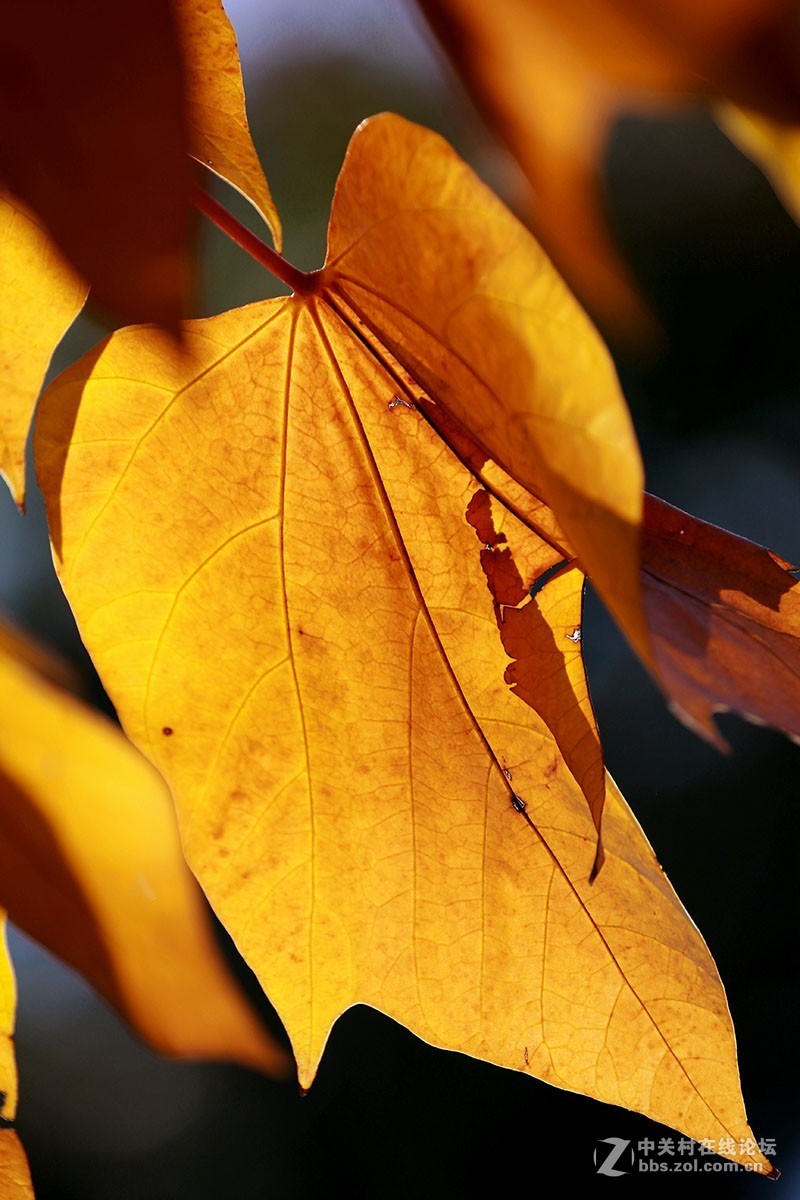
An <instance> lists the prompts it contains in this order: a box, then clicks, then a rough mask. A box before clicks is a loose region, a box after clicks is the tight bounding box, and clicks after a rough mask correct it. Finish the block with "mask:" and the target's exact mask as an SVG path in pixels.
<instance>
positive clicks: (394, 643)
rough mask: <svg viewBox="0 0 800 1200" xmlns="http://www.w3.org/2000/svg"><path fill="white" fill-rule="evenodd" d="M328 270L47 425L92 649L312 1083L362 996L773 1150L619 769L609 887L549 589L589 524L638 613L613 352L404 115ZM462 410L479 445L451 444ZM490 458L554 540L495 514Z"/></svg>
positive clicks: (562, 582) (350, 168) (106, 385)
mask: <svg viewBox="0 0 800 1200" xmlns="http://www.w3.org/2000/svg"><path fill="white" fill-rule="evenodd" d="M442 246H445V247H447V251H448V261H447V270H446V271H441V269H440V268H439V267H438V266H437V264H439V263H440V261H441V257H440V256H441V249H442ZM306 284H307V286H306V289H305V290H302V289H301V290H300V291H299V293H298V294H296V295H294V296H292V297H291V298H287V299H280V300H271V301H265V302H263V303H260V304H255V305H251V306H249V307H247V308H244V309H240V310H236V311H233V312H230V313H226V314H223V315H220V316H217V317H213V318H210V319H207V320H203V321H195V322H191V323H189V324H187V326H186V327H185V330H184V340H185V346H186V358H185V359H184V360H183V361H182V362H178V361H176V360H174V359H172V358H167V357H165V356H164V355H163V352H162V349H161V348H160V344H159V342H158V340H157V338H156V336H155V334H154V331H153V330H151V329H147V328H139V329H127V330H123V331H121V332H119V333H117V334H115V335H114V336H112V337H111V338H110V339H109V340H108V341H107V342H106V343H104V344H103V346H101V347H99V348H98V349H97V350H96V351H95V352H93V353H92V354H90V355H89V356H87V357H86V358H85V359H84V360H83V361H82V362H81V363H79V364H77V365H76V366H75V367H74V368H72V369H70V370H69V371H67V372H66V373H65V374H64V375H63V376H61V377H60V379H59V380H58V381H56V383H55V384H54V385H53V386H52V387H51V388H50V389H49V391H48V392H47V393H46V395H45V397H44V398H43V402H42V408H41V414H40V418H39V422H38V429H37V470H38V472H39V476H40V480H41V483H42V486H43V490H44V492H45V495H46V498H47V503H48V510H49V519H50V523H51V531H52V535H53V542H54V549H55V554H56V559H57V565H58V567H59V571H60V573H61V577H62V579H63V582H64V585H65V588H66V591H67V594H68V596H69V597H70V600H71V603H72V604H73V607H74V609H75V611H76V613H77V616H78V620H79V623H80V625H81V629H82V632H83V635H84V638H85V640H86V642H87V645H88V646H89V648H90V651H91V653H92V655H93V657H94V659H95V661H96V663H97V664H98V666H99V668H100V670H101V672H102V675H103V679H104V681H105V683H106V685H107V687H108V688H109V691H110V693H111V695H112V697H113V699H114V702H115V704H116V705H117V707H118V710H119V712H120V714H121V716H122V719H123V722H124V724H125V728H126V729H127V731H128V733H129V734H130V736H131V737H132V738H133V739H134V741H135V742H136V743H137V744H139V745H140V746H141V747H142V748H143V749H144V750H145V752H146V753H147V754H148V755H149V757H150V758H151V759H152V760H153V761H154V762H155V763H156V764H157V765H158V766H159V768H160V769H161V770H162V771H163V773H164V775H165V777H166V778H167V779H168V780H169V782H170V785H171V787H172V790H173V794H174V796H175V799H176V803H177V806H178V810H179V817H180V822H181V828H182V834H183V841H184V846H185V848H186V852H187V856H188V858H189V861H190V862H191V864H192V866H193V868H194V870H195V872H196V873H197V875H198V877H199V878H200V879H201V881H202V883H203V886H204V888H205V889H206V891H207V894H208V895H209V898H210V899H211V901H212V903H213V905H214V907H215V909H216V911H217V912H218V914H219V915H220V917H221V919H222V920H223V921H224V923H225V924H226V926H227V928H228V929H229V930H230V932H231V933H232V935H233V937H234V938H235V940H236V942H237V944H238V945H239V947H240V949H241V950H242V952H243V953H244V955H245V957H246V958H247V960H248V962H249V963H250V964H251V966H252V967H253V969H254V970H255V971H256V972H257V974H258V976H259V978H260V979H261V981H262V983H263V984H264V987H265V988H266V989H267V991H268V992H269V994H270V996H271V998H272V999H273V1001H274V1002H275V1004H276V1006H277V1008H278V1010H279V1012H280V1013H281V1015H282V1017H283V1019H284V1021H285V1022H286V1024H287V1027H288V1029H289V1032H290V1035H291V1038H292V1042H293V1045H294V1047H295V1051H296V1055H297V1058H298V1064H299V1068H300V1075H301V1080H302V1081H303V1082H304V1083H305V1084H308V1082H309V1081H310V1080H311V1078H313V1075H314V1072H315V1070H316V1066H317V1063H318V1060H319V1057H320V1055H321V1053H322V1050H323V1047H324V1044H325V1041H326V1039H327V1037H328V1033H329V1030H330V1027H331V1025H332V1023H333V1022H334V1021H335V1020H336V1018H337V1017H338V1016H339V1015H340V1013H341V1012H343V1011H344V1010H345V1009H346V1008H347V1007H349V1006H350V1005H352V1004H354V1003H357V1002H364V1003H368V1004H372V1005H375V1006H376V1007H378V1008H380V1009H382V1010H383V1011H385V1012H388V1013H390V1014H391V1015H392V1016H394V1017H396V1018H397V1019H398V1020H401V1021H403V1022H404V1023H405V1024H406V1025H408V1026H409V1027H410V1028H411V1029H412V1030H414V1031H415V1032H416V1033H418V1034H419V1035H420V1036H422V1037H424V1038H426V1039H427V1040H429V1041H431V1042H433V1043H434V1044H436V1045H439V1046H445V1047H450V1048H453V1049H460V1050H463V1051H465V1052H467V1053H470V1054H474V1055H478V1056H481V1057H485V1058H488V1059H490V1060H491V1061H493V1062H496V1063H500V1064H502V1065H505V1066H510V1067H514V1068H516V1069H519V1070H528V1071H530V1072H531V1073H533V1074H535V1075H537V1076H539V1077H541V1078H543V1079H547V1080H549V1081H550V1082H553V1083H555V1084H558V1085H559V1086H562V1087H567V1088H571V1089H575V1090H580V1091H585V1092H587V1093H589V1094H591V1095H593V1096H598V1097H600V1098H602V1099H605V1100H609V1101H611V1102H613V1103H617V1104H623V1105H627V1106H629V1107H631V1108H636V1109H639V1110H640V1111H642V1112H646V1113H649V1114H651V1115H652V1116H654V1117H656V1118H657V1119H659V1120H662V1121H666V1122H667V1123H669V1124H672V1125H674V1126H675V1127H676V1128H679V1129H681V1130H683V1131H684V1132H686V1133H689V1134H691V1135H692V1136H694V1137H697V1138H700V1137H714V1138H717V1137H721V1136H730V1137H733V1138H739V1137H747V1136H749V1131H748V1128H747V1123H746V1119H745V1115H744V1111H743V1107H742V1101H741V1095H740V1090H739V1083H738V1077H737V1070H736V1057H735V1047H734V1040H733V1032H732V1029H731V1025H730V1018H729V1015H728V1012H727V1007H726V1004H725V998H724V994H723V991H722V987H721V984H720V982H719V979H718V976H717V973H716V970H715V968H714V965H713V962H712V960H711V958H710V956H709V954H708V950H707V949H706V947H705V945H704V943H703V942H702V939H701V938H700V936H699V934H698V933H697V930H696V929H695V928H694V926H693V925H692V923H691V921H690V920H689V918H688V917H687V915H686V913H685V912H684V910H683V909H682V907H681V906H680V904H679V902H678V900H677V898H676V897H675V895H674V893H673V891H672V889H671V888H670V887H669V885H668V883H667V882H666V880H665V878H664V876H663V873H662V872H661V869H660V868H659V866H658V864H657V862H656V860H655V858H654V857H653V854H652V851H651V850H650V847H649V846H648V845H647V843H646V841H645V839H644V837H643V835H642V833H641V831H640V830H639V828H638V826H637V825H636V822H635V821H634V819H633V817H632V816H631V814H630V812H629V811H628V809H627V807H626V806H625V804H624V802H623V801H622V799H621V798H620V796H619V794H618V792H617V791H616V789H615V787H614V785H613V783H612V782H611V781H610V780H609V779H608V778H607V777H603V776H602V774H600V776H599V778H600V780H601V782H600V784H599V786H600V787H601V788H602V789H603V790H604V791H605V799H606V803H605V811H604V817H603V830H604V842H605V851H606V862H605V865H604V867H603V870H602V871H601V872H600V874H599V876H598V877H597V879H596V882H595V883H594V884H590V883H589V877H590V874H591V872H592V868H593V865H594V863H595V856H596V850H597V831H596V825H595V822H594V820H593V815H592V812H591V811H590V805H591V797H590V795H587V791H588V792H590V793H593V792H594V789H595V788H596V787H597V786H598V772H601V770H602V768H601V764H600V761H599V750H598V748H597V742H596V733H595V731H594V728H593V719H591V710H590V709H588V700H587V698H586V693H585V680H584V679H583V673H582V669H581V664H580V657H579V650H580V636H579V629H580V594H581V587H580V583H581V581H580V574H579V572H577V569H576V567H574V566H573V565H572V563H571V562H570V563H568V564H566V565H565V566H564V567H563V568H562V570H561V572H560V573H559V572H558V571H556V572H555V574H551V575H550V576H548V581H547V582H543V581H542V573H543V572H547V571H552V569H553V568H554V567H557V566H558V564H559V562H560V561H561V560H562V558H563V545H562V539H563V537H564V535H563V534H560V529H564V530H566V531H567V533H568V535H569V538H570V539H571V541H572V542H574V544H575V545H576V547H577V550H578V553H579V555H580V559H581V562H582V564H584V565H586V562H585V560H587V559H591V562H592V569H593V570H594V569H595V568H596V569H597V573H598V575H599V576H601V577H602V579H603V581H604V585H605V586H606V588H607V590H609V591H610V592H611V594H612V598H613V600H614V602H615V603H616V605H617V608H618V609H619V610H621V611H627V612H629V613H630V614H633V616H632V617H631V619H632V620H633V619H635V615H636V613H637V611H638V607H637V606H638V604H639V598H638V569H639V563H638V554H634V553H633V550H632V547H635V546H636V545H637V537H638V529H637V520H638V511H639V508H638V506H639V505H640V502H641V497H640V494H639V491H638V489H639V488H640V467H639V462H638V457H637V455H636V451H635V445H634V443H633V439H632V435H631V433H630V426H629V424H628V419H627V416H626V414H625V410H624V406H623V405H622V402H621V399H620V397H619V394H618V391H617V388H616V385H615V383H614V378H613V373H612V372H611V368H610V366H609V364H608V360H607V358H606V356H605V354H604V352H603V351H602V348H601V347H600V345H599V342H598V341H597V339H596V336H595V335H594V333H593V331H592V329H591V327H590V326H589V325H588V323H587V322H586V321H585V319H584V318H583V316H582V314H581V313H580V311H579V310H578V309H577V307H576V306H575V304H574V302H573V301H572V299H571V297H570V296H569V294H568V293H567V292H566V290H565V289H564V288H563V286H562V285H561V284H560V282H559V280H558V278H557V276H556V275H555V273H554V272H553V271H552V269H551V268H550V266H549V264H548V262H547V260H546V259H545V258H544V256H543V255H542V254H541V252H540V251H539V250H538V248H537V247H536V246H535V244H534V243H533V242H532V241H531V239H530V238H529V237H528V236H527V235H526V234H525V233H524V231H523V230H522V229H521V228H520V226H518V225H517V223H516V222H515V221H513V219H512V218H511V217H510V216H509V215H508V214H507V213H506V212H505V210H503V209H502V207H501V206H500V205H499V204H498V202H497V201H496V200H495V199H494V198H493V197H492V196H491V195H490V194H489V193H488V192H487V191H486V189H484V188H483V187H482V186H481V185H480V184H479V183H478V181H477V180H476V179H475V178H474V176H472V174H471V173H470V172H469V171H468V170H467V168H466V167H464V165H463V164H462V163H461V162H460V161H459V160H458V159H457V158H456V157H455V156H454V155H453V154H452V152H451V151H449V149H448V148H447V147H446V146H445V145H444V144H443V143H442V142H441V140H440V139H439V138H437V137H435V136H434V135H432V134H428V133H426V132H424V131H422V130H420V129H418V128H416V127H414V126H411V125H409V124H407V123H406V122H404V121H402V120H400V119H399V118H394V117H382V118H377V119H375V120H374V121H372V122H370V123H368V124H367V125H366V126H362V127H361V129H360V130H359V131H358V133H357V134H356V137H355V139H354V141H353V143H352V145H351V149H350V151H349V154H348V157H347V159H346V162H345V166H344V168H343V172H342V175H341V177H340V180H339V184H338V187H337V192H336V198H335V202H334V211H333V215H332V219H331V229H330V237H329V255H328V264H327V266H326V267H325V268H324V271H323V272H322V273H321V274H319V275H317V276H316V277H313V278H311V279H308V280H307V281H306ZM453 417H454V418H456V419H462V420H464V421H465V422H468V424H469V428H470V430H471V431H472V432H473V433H475V434H476V436H477V439H478V442H477V443H476V442H475V441H474V440H473V441H470V440H468V439H465V438H464V437H460V436H459V435H458V434H457V433H454V432H453V431H452V430H451V431H450V433H449V434H445V436H444V437H443V436H440V431H439V429H438V428H437V425H438V426H440V427H441V428H442V430H446V429H447V428H448V421H449V420H451V419H453ZM489 454H491V455H495V456H497V458H499V459H500V461H501V463H502V464H503V466H504V467H507V468H508V470H509V471H512V472H513V473H514V474H515V475H517V476H521V477H522V479H523V481H524V482H525V483H526V484H530V485H531V486H533V485H535V487H536V490H537V494H541V495H543V496H544V498H545V499H546V500H547V501H548V503H549V504H550V505H551V506H552V508H553V510H554V511H555V514H556V518H557V520H558V526H559V528H556V527H555V521H554V520H553V519H552V517H551V516H549V515H548V511H547V509H546V508H544V507H543V506H542V505H541V504H540V505H539V509H540V510H541V511H540V512H539V513H538V517H539V518H540V523H539V524H538V525H537V521H536V520H535V519H533V520H532V522H531V528H528V526H527V525H526V524H525V523H524V522H523V521H522V520H521V519H520V518H519V517H517V516H515V515H514V512H513V509H512V508H510V507H506V505H504V504H501V503H500V502H499V500H497V499H496V498H495V497H494V495H492V494H490V493H489V491H488V485H487V481H488V480H489V479H490V478H493V477H494V473H496V472H498V471H502V468H501V467H495V466H494V464H492V463H487V462H485V463H484V464H483V465H482V466H480V467H479V460H480V458H481V456H483V458H484V459H485V458H486V457H487V455H489ZM479 475H480V477H479ZM513 486H515V487H517V488H519V484H516V483H515V484H514V485H513ZM487 496H488V499H487ZM535 508H536V504H535V503H534V509H535ZM537 530H538V532H537ZM534 535H535V536H534ZM503 539H505V540H503ZM604 556H607V558H608V562H607V563H605V564H604V563H603V558H604ZM609 564H613V569H612V567H611V566H610V565H609ZM632 576H633V582H632ZM537 581H538V584H540V585H542V583H543V586H540V587H538V589H537V586H536V585H537ZM531 587H533V589H534V593H535V594H533V595H531V594H530V588H531ZM526 592H527V593H528V598H527V599H526ZM545 622H546V625H547V628H546V629H545V627H544V623H545ZM528 623H529V625H530V627H529V628H528V629H526V628H525V627H526V626H527V625H528ZM528 633H529V634H530V639H531V640H530V641H529V640H528V637H527V636H526V635H527V634H528ZM532 648H535V650H536V651H538V655H539V664H538V665H539V666H540V668H541V671H542V674H543V677H544V679H545V691H544V695H543V698H542V702H541V703H540V702H539V698H538V695H537V696H536V702H534V695H535V688H534V682H533V680H534V670H535V665H536V664H534V663H533V662H532V661H531V656H532V653H533V649H532ZM528 693H530V695H529V694H528ZM568 698H571V704H570V703H569V700H568ZM537 705H538V706H539V707H541V708H542V710H543V711H542V713H541V714H540V712H539V711H537ZM574 709H578V710H579V711H572V710H574ZM550 722H552V727H549V723H550ZM570 764H572V769H571V767H570ZM576 777H577V778H576ZM587 800H588V801H589V803H588V804H587ZM744 1157H745V1158H746V1157H747V1156H746V1155H745V1156H744ZM758 1161H759V1163H760V1164H763V1161H764V1160H761V1159H760V1158H759V1159H758Z"/></svg>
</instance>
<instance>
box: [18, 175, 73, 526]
mask: <svg viewBox="0 0 800 1200" xmlns="http://www.w3.org/2000/svg"><path fill="white" fill-rule="evenodd" d="M85 299H86V285H85V284H84V283H82V281H81V280H80V278H79V277H78V276H77V275H76V274H75V272H74V271H73V269H72V268H71V267H70V266H69V265H68V264H67V262H66V261H65V260H64V259H63V258H62V257H61V255H60V254H59V252H58V250H57V249H56V247H55V245H54V243H53V242H52V241H51V240H50V238H49V237H48V236H47V234H46V233H45V232H44V230H43V229H42V227H41V225H40V223H39V221H38V220H37V218H36V217H35V216H34V215H33V214H32V213H30V212H28V211H27V210H26V209H25V208H24V206H23V205H22V204H20V202H19V201H15V200H13V199H12V198H11V197H10V196H8V195H6V196H2V195H0V394H1V395H2V401H1V402H0V472H2V474H3V475H4V476H5V478H6V481H7V482H8V485H9V487H10V488H11V494H12V495H13V497H14V499H15V500H16V502H17V504H18V505H20V507H22V506H23V505H24V503H25V441H26V438H27V436H28V426H29V425H30V422H31V416H32V415H33V409H34V405H35V403H36V397H37V396H38V394H39V390H40V388H41V386H42V383H43V382H44V377H45V375H46V373H47V368H48V366H49V365H50V359H51V357H52V355H53V351H54V350H55V348H56V346H57V345H58V343H59V342H60V340H61V338H62V336H63V334H64V333H65V332H66V330H67V329H68V328H69V326H70V325H71V324H72V322H73V320H74V319H75V317H76V316H77V315H78V313H79V312H80V310H81V308H82V307H83V303H84V301H85Z"/></svg>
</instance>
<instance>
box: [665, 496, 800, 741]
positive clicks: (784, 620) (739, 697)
mask: <svg viewBox="0 0 800 1200" xmlns="http://www.w3.org/2000/svg"><path fill="white" fill-rule="evenodd" d="M642 570H643V577H644V597H645V608H646V612H647V621H648V626H649V629H650V633H651V638H652V645H653V652H654V657H655V661H656V665H657V670H658V676H659V678H660V679H661V681H662V682H663V685H664V687H665V689H666V691H667V694H668V695H669V696H670V697H671V699H672V702H673V704H674V706H675V707H676V709H677V715H678V716H680V717H681V719H682V720H684V721H686V722H687V724H689V725H691V726H692V727H693V728H695V729H697V730H698V732H700V733H702V734H703V735H704V736H705V737H706V738H708V739H709V740H710V741H712V742H714V743H715V744H716V745H718V746H720V747H721V748H723V749H724V748H725V742H724V739H723V738H722V737H721V736H720V734H719V732H718V730H717V728H716V725H715V724H714V721H713V719H712V714H713V713H715V712H719V711H721V710H723V709H733V710H734V711H735V712H739V713H742V714H743V715H744V716H746V717H749V718H750V719H752V720H755V721H759V722H761V723H766V724H768V725H772V726H774V727H775V728H776V729H782V730H783V731H784V732H785V733H789V734H792V735H793V736H794V737H795V738H800V640H799V639H798V630H800V586H798V584H797V578H798V577H797V572H796V571H795V570H794V569H793V568H792V567H791V566H790V565H789V564H788V563H786V562H784V561H783V560H782V559H780V558H778V556H777V555H776V554H773V553H772V552H771V551H770V550H765V549H764V548H763V547H762V546H757V545H755V544H754V543H753V542H748V541H747V540H746V539H745V538H741V537H736V536H735V535H734V534H732V533H727V532H726V531H725V530H724V529H718V528H717V527H716V526H715V525H709V524H707V523H706V522H705V521H699V520H698V519H697V518H696V517H690V516H689V515H688V514H687V513H684V512H681V511H680V510H679V509H676V508H672V507H671V506H670V505H669V504H665V503H664V502H663V501H662V500H656V499H655V497H653V496H648V497H647V498H646V505H645V524H644V537H643V541H642Z"/></svg>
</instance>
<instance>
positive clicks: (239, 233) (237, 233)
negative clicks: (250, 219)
mask: <svg viewBox="0 0 800 1200" xmlns="http://www.w3.org/2000/svg"><path fill="white" fill-rule="evenodd" d="M192 203H193V204H194V206H195V208H197V209H199V210H200V212H201V213H202V214H203V216H205V217H208V219H209V221H213V222H214V224H215V225H216V226H217V228H219V229H221V230H222V232H223V233H226V234H227V235H228V237H229V238H231V240H232V241H234V242H236V244H237V245H239V246H241V247H242V249H243V250H246V251H247V253H248V254H249V255H251V257H253V258H254V259H255V260H256V262H259V263H261V265H262V267H266V268H267V270H268V271H269V272H270V273H271V274H272V275H275V276H276V277H277V278H278V279H280V280H281V282H282V283H285V284H286V286H287V287H289V288H291V289H292V291H293V292H296V293H298V294H303V293H307V292H313V291H314V288H315V285H316V276H317V275H318V272H317V271H313V272H308V271H300V270H298V269H297V267H293V266H292V264H291V263H290V262H287V261H286V259H285V258H284V257H283V256H282V255H281V254H278V251H277V250H273V249H272V247H271V246H268V245H267V243H266V242H262V240H261V238H259V237H256V235H255V234H254V233H251V232H250V230H249V229H247V228H245V226H244V225H242V224H241V223H240V222H239V221H237V220H236V218H235V217H232V216H231V214H230V213H229V212H228V210H227V209H226V208H223V207H222V205H221V204H220V203H219V202H218V201H217V200H215V199H214V197H213V196H209V194H208V192H204V191H203V189H202V188H201V187H200V186H199V184H196V183H195V184H193V186H192Z"/></svg>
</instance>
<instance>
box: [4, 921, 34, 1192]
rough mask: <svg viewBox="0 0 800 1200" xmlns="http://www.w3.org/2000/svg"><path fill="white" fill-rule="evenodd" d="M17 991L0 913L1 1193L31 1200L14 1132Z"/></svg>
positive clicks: (25, 1166) (21, 1156) (21, 1154)
mask: <svg viewBox="0 0 800 1200" xmlns="http://www.w3.org/2000/svg"><path fill="white" fill-rule="evenodd" d="M16 1006H17V992H16V985H15V982H14V972H13V970H12V967H11V962H10V960H9V957H8V950H7V948H6V938H5V915H4V914H3V913H0V1196H2V1197H3V1200H29V1198H30V1200H32V1197H33V1188H32V1186H31V1177H30V1173H29V1171H28V1163H27V1161H26V1159H25V1151H24V1150H23V1149H22V1145H21V1144H20V1140H19V1138H18V1137H17V1135H16V1133H15V1132H14V1122H15V1119H16V1115H17V1064H16V1061H15V1058H14V1041H13V1034H14V1013H15V1010H16Z"/></svg>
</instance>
